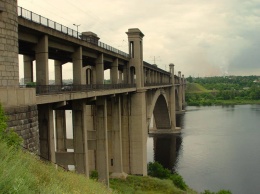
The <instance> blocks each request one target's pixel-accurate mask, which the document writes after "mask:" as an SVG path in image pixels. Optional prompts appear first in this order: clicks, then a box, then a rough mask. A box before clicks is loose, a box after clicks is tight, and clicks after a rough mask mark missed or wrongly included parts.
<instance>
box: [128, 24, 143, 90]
mask: <svg viewBox="0 0 260 194" xmlns="http://www.w3.org/2000/svg"><path fill="white" fill-rule="evenodd" d="M126 34H127V35H128V42H129V51H130V52H129V53H130V56H131V59H130V65H134V67H135V74H136V87H137V88H142V87H143V86H144V75H143V37H144V34H143V33H142V32H141V31H140V30H139V29H138V28H132V29H128V32H126Z"/></svg>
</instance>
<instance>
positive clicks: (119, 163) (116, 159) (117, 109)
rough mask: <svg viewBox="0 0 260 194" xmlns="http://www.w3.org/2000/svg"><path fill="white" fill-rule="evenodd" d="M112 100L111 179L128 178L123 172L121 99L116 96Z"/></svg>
mask: <svg viewBox="0 0 260 194" xmlns="http://www.w3.org/2000/svg"><path fill="white" fill-rule="evenodd" d="M111 100H112V102H111V103H112V133H111V135H112V144H113V146H112V152H113V158H112V160H113V170H114V171H113V173H112V174H111V175H110V177H111V178H126V174H125V173H124V172H123V158H122V136H121V97H120V96H116V97H114V98H112V99H111Z"/></svg>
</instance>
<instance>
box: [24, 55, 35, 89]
mask: <svg viewBox="0 0 260 194" xmlns="http://www.w3.org/2000/svg"><path fill="white" fill-rule="evenodd" d="M23 63H24V66H23V69H24V84H25V85H26V84H27V83H29V82H33V58H32V57H30V56H26V55H24V56H23Z"/></svg>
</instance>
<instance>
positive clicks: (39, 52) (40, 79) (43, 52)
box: [35, 35, 49, 85]
mask: <svg viewBox="0 0 260 194" xmlns="http://www.w3.org/2000/svg"><path fill="white" fill-rule="evenodd" d="M35 58H36V82H37V84H38V85H49V65H48V58H49V54H48V36H47V35H44V36H43V37H42V38H41V39H40V40H39V42H38V44H37V46H36V56H35Z"/></svg>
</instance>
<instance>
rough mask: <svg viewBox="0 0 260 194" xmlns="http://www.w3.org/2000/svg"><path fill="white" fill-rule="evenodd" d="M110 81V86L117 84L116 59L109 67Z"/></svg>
mask: <svg viewBox="0 0 260 194" xmlns="http://www.w3.org/2000/svg"><path fill="white" fill-rule="evenodd" d="M110 73H111V81H112V84H118V59H117V58H116V59H115V60H114V61H113V63H112V67H111V71H110Z"/></svg>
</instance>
